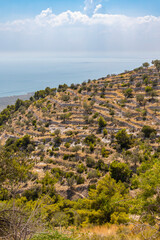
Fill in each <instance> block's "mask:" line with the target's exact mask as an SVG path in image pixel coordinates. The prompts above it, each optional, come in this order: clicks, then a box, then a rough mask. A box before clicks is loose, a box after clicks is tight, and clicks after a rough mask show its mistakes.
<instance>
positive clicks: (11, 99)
mask: <svg viewBox="0 0 160 240" xmlns="http://www.w3.org/2000/svg"><path fill="white" fill-rule="evenodd" d="M33 95H34V93H33V92H32V93H27V94H24V95H15V96H8V97H0V112H1V111H2V110H3V109H5V108H6V107H7V106H8V105H13V104H15V102H16V100H17V99H18V98H19V99H21V100H23V101H24V100H29V99H30V97H31V96H33Z"/></svg>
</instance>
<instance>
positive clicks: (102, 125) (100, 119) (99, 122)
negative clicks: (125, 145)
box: [98, 116, 107, 129]
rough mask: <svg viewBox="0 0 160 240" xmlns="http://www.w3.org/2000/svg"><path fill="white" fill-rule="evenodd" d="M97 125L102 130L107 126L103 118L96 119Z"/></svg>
mask: <svg viewBox="0 0 160 240" xmlns="http://www.w3.org/2000/svg"><path fill="white" fill-rule="evenodd" d="M98 124H99V128H100V129H101V128H103V127H105V126H106V125H107V122H106V121H105V120H104V118H103V117H102V116H101V117H100V118H99V119H98Z"/></svg>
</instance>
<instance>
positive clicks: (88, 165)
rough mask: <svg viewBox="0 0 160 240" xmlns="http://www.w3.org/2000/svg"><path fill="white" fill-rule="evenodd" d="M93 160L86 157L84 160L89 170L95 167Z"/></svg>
mask: <svg viewBox="0 0 160 240" xmlns="http://www.w3.org/2000/svg"><path fill="white" fill-rule="evenodd" d="M95 164H96V163H95V160H94V159H93V158H91V157H87V159H86V165H87V167H89V168H93V167H94V166H95Z"/></svg>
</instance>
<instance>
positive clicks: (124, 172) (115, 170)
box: [109, 161, 131, 182]
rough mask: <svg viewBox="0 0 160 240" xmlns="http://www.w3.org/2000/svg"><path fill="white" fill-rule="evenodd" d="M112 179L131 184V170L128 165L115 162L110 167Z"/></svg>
mask: <svg viewBox="0 0 160 240" xmlns="http://www.w3.org/2000/svg"><path fill="white" fill-rule="evenodd" d="M109 171H110V174H111V177H112V178H114V179H115V180H116V182H118V181H121V182H129V179H130V177H131V170H130V169H129V167H128V165H127V164H126V163H121V162H118V161H114V162H112V163H111V165H110V167H109Z"/></svg>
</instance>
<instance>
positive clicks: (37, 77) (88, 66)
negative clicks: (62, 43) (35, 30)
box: [0, 53, 158, 97]
mask: <svg viewBox="0 0 160 240" xmlns="http://www.w3.org/2000/svg"><path fill="white" fill-rule="evenodd" d="M155 58H158V53H157V54H155V53H154V54H148V55H147V54H145V56H144V54H143V56H142V55H141V56H138V54H135V53H132V54H123V55H118V54H116V53H112V54H108V56H102V55H101V54H99V55H98V56H97V57H95V56H94V54H93V55H90V56H86V55H83V54H82V55H81V56H67V55H65V56H64V55H63V54H61V55H59V56H58V57H57V56H54V55H53V54H48V53H43V54H42V53H41V54H40V53H36V54H33V53H31V54H30V53H1V54H0V86H1V87H0V97H5V96H14V95H23V94H27V93H29V92H35V91H37V90H40V89H45V88H46V87H51V88H53V87H57V86H58V85H59V84H64V83H66V84H68V85H70V84H71V83H82V82H83V81H87V80H88V79H97V78H100V77H104V76H106V75H107V74H112V73H115V74H117V73H120V72H123V71H124V70H131V69H134V68H136V67H139V66H141V64H142V63H143V62H145V61H148V62H151V60H153V59H155Z"/></svg>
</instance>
